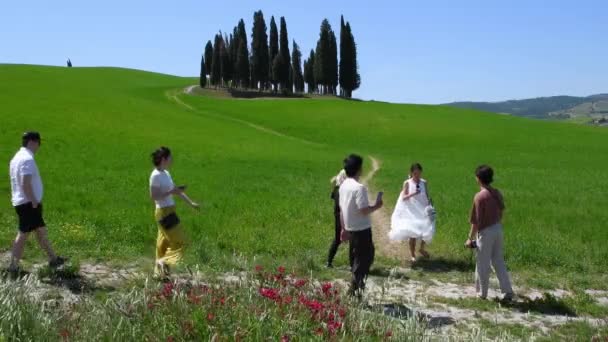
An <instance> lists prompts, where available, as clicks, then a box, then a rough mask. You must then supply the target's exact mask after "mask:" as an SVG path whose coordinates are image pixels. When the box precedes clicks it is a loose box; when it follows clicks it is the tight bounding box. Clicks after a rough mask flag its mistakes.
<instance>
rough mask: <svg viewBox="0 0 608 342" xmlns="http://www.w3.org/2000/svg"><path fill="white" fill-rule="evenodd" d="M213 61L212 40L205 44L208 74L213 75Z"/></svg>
mask: <svg viewBox="0 0 608 342" xmlns="http://www.w3.org/2000/svg"><path fill="white" fill-rule="evenodd" d="M212 61H213V44H212V43H211V41H210V40H209V41H207V45H206V46H205V62H206V63H207V65H206V67H207V68H206V69H207V70H206V71H207V75H211V62H212Z"/></svg>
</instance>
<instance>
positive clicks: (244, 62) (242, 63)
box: [235, 39, 249, 87]
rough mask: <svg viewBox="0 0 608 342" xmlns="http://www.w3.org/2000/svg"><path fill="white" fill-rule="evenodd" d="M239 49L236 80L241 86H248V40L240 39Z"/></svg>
mask: <svg viewBox="0 0 608 342" xmlns="http://www.w3.org/2000/svg"><path fill="white" fill-rule="evenodd" d="M239 44H240V46H239V49H238V52H237V58H236V68H237V72H236V74H237V75H238V78H237V79H236V80H235V81H236V82H238V84H239V86H241V87H247V86H248V85H249V52H248V51H247V42H246V41H245V40H243V39H239Z"/></svg>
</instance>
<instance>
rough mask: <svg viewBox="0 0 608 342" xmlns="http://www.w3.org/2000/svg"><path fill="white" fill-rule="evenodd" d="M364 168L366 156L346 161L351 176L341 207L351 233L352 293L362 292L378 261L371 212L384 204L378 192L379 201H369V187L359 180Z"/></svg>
mask: <svg viewBox="0 0 608 342" xmlns="http://www.w3.org/2000/svg"><path fill="white" fill-rule="evenodd" d="M362 169H363V159H362V158H361V157H360V156H358V155H354V154H351V155H350V156H348V158H347V159H346V160H345V162H344V170H345V171H346V175H347V177H348V178H346V180H345V181H344V182H342V185H340V211H341V213H342V222H343V224H344V229H345V230H346V231H348V232H349V233H350V235H351V238H350V253H351V260H352V265H351V272H352V273H353V275H352V281H351V287H350V290H349V293H350V294H351V295H355V294H356V295H360V294H361V290H363V289H364V288H365V278H366V277H367V274H368V273H369V269H370V267H371V265H372V263H373V262H374V243H373V241H372V222H371V218H370V214H371V213H373V212H374V211H376V210H378V209H380V208H382V199H381V197H380V196H378V200H377V201H376V204H375V205H373V206H370V205H369V201H368V198H367V188H366V187H365V186H364V185H363V184H361V183H359V178H360V177H361V173H362Z"/></svg>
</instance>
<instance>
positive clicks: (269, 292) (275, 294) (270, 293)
mask: <svg viewBox="0 0 608 342" xmlns="http://www.w3.org/2000/svg"><path fill="white" fill-rule="evenodd" d="M259 292H260V295H261V296H262V297H265V298H268V299H271V300H274V301H280V300H281V295H279V291H278V290H277V289H273V288H268V287H262V288H260V290H259Z"/></svg>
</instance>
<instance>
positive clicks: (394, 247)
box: [362, 156, 407, 262]
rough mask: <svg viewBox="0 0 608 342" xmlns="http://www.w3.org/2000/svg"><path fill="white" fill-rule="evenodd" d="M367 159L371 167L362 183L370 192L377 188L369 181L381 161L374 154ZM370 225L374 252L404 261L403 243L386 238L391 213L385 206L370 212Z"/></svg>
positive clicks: (385, 200) (386, 199)
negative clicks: (374, 247)
mask: <svg viewBox="0 0 608 342" xmlns="http://www.w3.org/2000/svg"><path fill="white" fill-rule="evenodd" d="M369 159H370V160H371V162H372V169H371V170H370V171H369V172H368V173H367V174H366V175H365V177H363V179H362V183H363V184H365V185H366V186H367V187H368V189H369V190H370V191H369V192H370V193H375V192H377V191H376V190H377V189H374V188H373V187H372V186H371V184H370V181H372V180H373V178H374V176H375V175H376V173H377V172H378V171H379V170H380V168H381V167H382V163H381V162H380V160H378V159H377V158H375V157H374V156H369ZM372 190H373V191H372ZM372 197H373V196H372ZM390 200H391V199H390V198H384V203H385V205H386V202H387V201H390ZM372 227H373V238H374V245H375V246H376V253H378V254H379V255H382V256H385V257H388V258H393V259H397V260H401V261H403V262H405V260H406V255H407V252H406V248H407V247H406V245H405V243H403V242H401V243H400V242H394V241H391V240H390V239H389V238H388V231H389V230H390V228H391V214H390V212H389V210H388V209H387V208H386V207H382V209H380V210H378V211H376V212H374V213H373V214H372Z"/></svg>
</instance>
